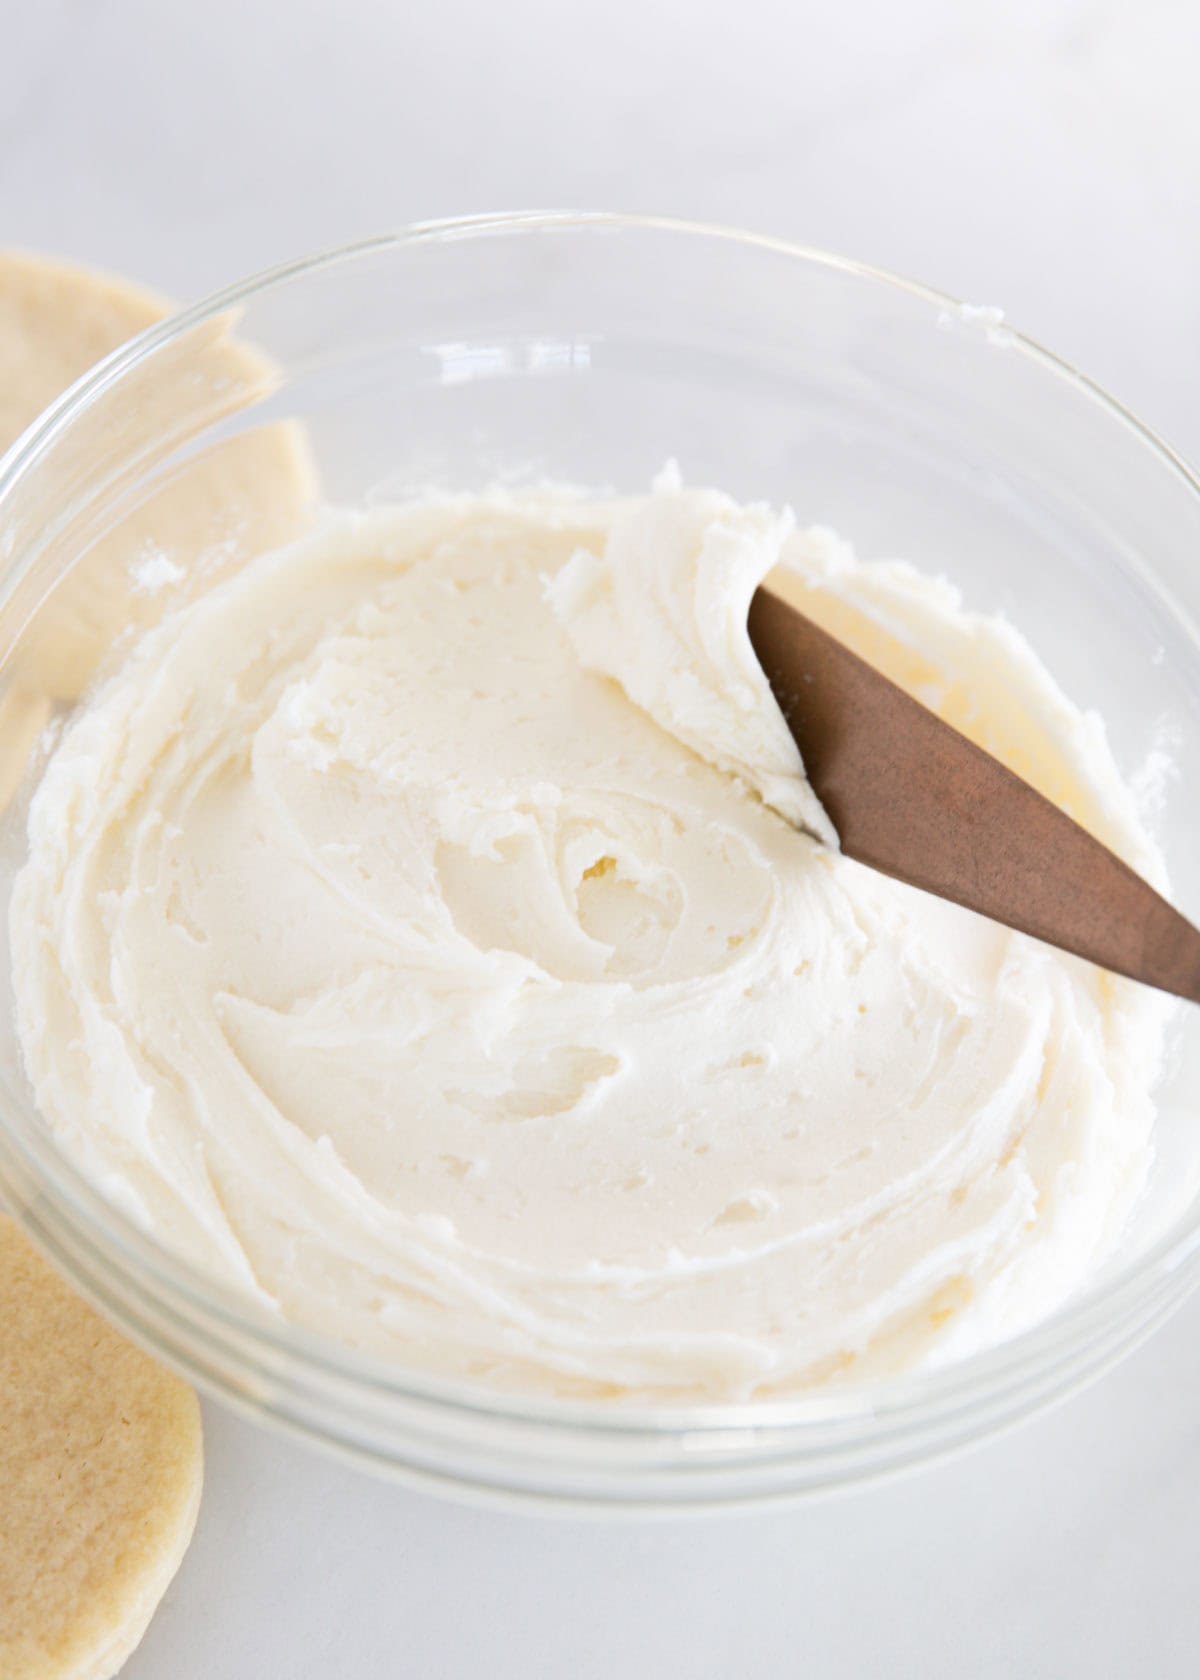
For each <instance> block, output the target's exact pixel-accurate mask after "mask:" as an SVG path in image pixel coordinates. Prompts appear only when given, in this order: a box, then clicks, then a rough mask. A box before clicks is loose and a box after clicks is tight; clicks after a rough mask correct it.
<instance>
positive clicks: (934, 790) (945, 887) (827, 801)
mask: <svg viewBox="0 0 1200 1680" xmlns="http://www.w3.org/2000/svg"><path fill="white" fill-rule="evenodd" d="M749 629H750V640H751V642H752V643H753V646H754V650H755V652H756V654H757V655H758V658H759V662H760V663H761V665H762V668H763V670H764V672H765V673H766V676H767V680H768V682H769V683H770V684H771V688H772V690H773V691H774V694H775V698H776V699H777V700H778V701H779V704H780V707H781V709H782V711H783V715H784V717H785V718H786V719H787V722H788V727H789V728H790V729H791V732H792V735H793V736H794V738H795V741H796V745H797V746H798V747H799V748H800V753H801V756H802V757H803V759H804V766H805V769H806V771H807V772H808V779H809V781H810V782H811V783H812V785H813V788H814V790H815V791H816V794H817V797H818V798H819V799H820V801H821V803H822V805H824V807H825V809H826V810H827V811H828V812H829V815H830V817H831V818H832V820H833V823H834V826H835V827H836V829H837V831H838V835H839V837H840V839H841V844H842V850H843V851H844V852H845V854H846V855H847V857H851V858H855V859H857V861H858V862H860V863H865V864H869V865H870V866H871V867H872V868H873V869H879V870H882V872H883V873H884V874H885V875H894V876H895V877H896V878H897V879H898V880H901V881H907V882H909V883H910V884H911V885H912V886H915V887H923V888H924V889H925V891H926V892H931V893H936V894H937V895H938V896H939V897H940V898H948V899H950V900H952V901H953V902H954V903H955V904H964V905H966V906H967V908H968V909H971V910H978V911H979V912H980V913H981V914H982V915H984V916H990V917H992V919H993V920H994V921H997V922H1004V923H1005V924H1006V925H1007V926H1008V927H1012V928H1018V929H1020V931H1021V932H1022V933H1029V934H1032V935H1033V936H1034V937H1035V938H1037V939H1044V940H1046V942H1047V943H1048V944H1051V945H1057V946H1060V947H1061V948H1062V949H1063V950H1064V951H1072V952H1074V953H1075V955H1076V956H1080V957H1086V958H1088V959H1089V960H1090V961H1091V962H1095V963H1099V964H1100V965H1101V966H1102V967H1104V968H1109V969H1113V970H1114V971H1115V972H1116V973H1118V974H1127V975H1129V976H1130V977H1131V978H1133V979H1134V980H1143V981H1145V982H1146V984H1147V985H1150V986H1158V987H1160V988H1161V989H1162V990H1163V991H1166V992H1175V993H1177V994H1178V996H1180V997H1185V998H1190V999H1191V1000H1192V1001H1193V1002H1194V1003H1200V932H1197V930H1196V929H1195V928H1194V927H1193V926H1192V924H1191V923H1190V922H1188V921H1185V919H1184V918H1183V917H1182V916H1181V915H1180V914H1179V912H1178V911H1177V910H1175V909H1173V908H1172V907H1171V905H1169V904H1168V903H1167V901H1166V899H1165V898H1163V897H1162V896H1161V895H1160V894H1159V893H1156V892H1155V891H1154V888H1153V887H1151V886H1149V885H1148V884H1147V883H1146V882H1145V881H1143V880H1142V879H1141V877H1140V876H1139V875H1136V874H1135V873H1134V871H1133V870H1132V869H1130V868H1129V866H1128V864H1125V863H1122V862H1121V860H1120V858H1118V857H1116V856H1114V855H1113V853H1112V852H1110V851H1109V850H1108V849H1107V848H1106V847H1105V846H1102V845H1101V844H1100V842H1099V841H1098V840H1095V839H1093V838H1092V836H1091V835H1090V834H1088V832H1087V831H1086V829H1083V828H1081V827H1080V826H1079V824H1078V823H1077V822H1075V821H1073V819H1072V818H1070V817H1068V816H1067V815H1066V814H1065V813H1064V812H1062V811H1060V810H1059V809H1058V807H1057V806H1056V805H1053V804H1051V802H1050V801H1049V800H1048V799H1046V798H1044V797H1043V796H1042V794H1040V793H1038V792H1036V791H1035V790H1034V789H1033V788H1031V787H1030V786H1029V784H1028V783H1027V782H1023V781H1022V780H1021V778H1020V777H1019V776H1015V775H1014V774H1013V773H1012V771H1011V770H1009V769H1007V768H1006V767H1005V766H1004V765H1003V764H1001V763H1000V762H999V761H998V760H997V759H994V758H992V757H991V756H990V754H988V753H986V752H983V751H982V750H981V749H980V748H979V747H977V746H976V745H975V744H974V742H973V741H969V740H968V739H967V738H966V736H965V735H961V734H959V732H958V730H956V729H952V728H951V726H950V725H949V724H947V723H943V722H942V720H941V719H940V718H939V717H936V716H935V715H934V713H933V712H931V711H929V710H928V709H927V708H926V707H924V706H922V705H921V704H920V703H919V702H918V701H916V700H914V699H912V698H911V696H910V695H908V694H906V693H905V692H904V690H903V689H902V688H899V687H898V686H897V685H896V684H895V683H894V682H892V681H890V679H889V678H887V677H885V676H883V675H882V674H881V673H880V672H879V671H877V670H875V668H874V667H873V666H871V665H869V664H867V662H866V661H865V660H863V659H860V658H859V657H858V655H857V654H855V653H852V652H851V651H850V649H849V648H848V647H846V646H845V645H844V644H843V643H841V642H839V641H838V640H836V638H835V637H833V636H831V635H829V634H828V632H827V631H825V630H822V629H821V628H820V626H819V625H817V624H814V623H813V621H812V620H811V619H809V618H806V617H805V616H804V614H803V613H800V612H797V611H796V609H795V608H794V607H792V606H789V605H788V603H787V602H786V601H782V600H780V599H779V597H778V596H777V595H773V594H772V593H771V592H770V591H769V590H766V589H759V590H758V591H757V592H756V594H755V596H754V599H753V601H752V602H751V605H750V619H749Z"/></svg>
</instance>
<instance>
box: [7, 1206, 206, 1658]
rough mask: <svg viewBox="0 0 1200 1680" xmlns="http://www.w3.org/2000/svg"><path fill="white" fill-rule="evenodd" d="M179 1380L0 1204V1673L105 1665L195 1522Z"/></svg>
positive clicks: (191, 1442) (150, 1601)
mask: <svg viewBox="0 0 1200 1680" xmlns="http://www.w3.org/2000/svg"><path fill="white" fill-rule="evenodd" d="M202 1480H203V1449H202V1442H201V1430H200V1407H199V1404H198V1402H197V1400H196V1396H195V1394H194V1393H193V1392H192V1390H191V1389H190V1388H189V1387H188V1385H187V1384H186V1383H185V1382H183V1381H181V1380H180V1378H178V1377H176V1376H173V1375H172V1374H171V1372H169V1371H167V1370H165V1369H164V1368H163V1367H162V1366H161V1365H159V1364H157V1363H156V1362H155V1361H154V1360H153V1359H151V1358H150V1357H149V1356H148V1355H147V1354H144V1353H142V1352H141V1351H140V1349H138V1348H136V1347H134V1346H133V1344H132V1343H131V1342H127V1341H126V1340H125V1338H124V1337H123V1336H121V1335H119V1334H118V1333H117V1331H115V1330H113V1329H112V1328H111V1327H110V1326H109V1325H108V1324H106V1323H105V1321H104V1320H103V1319H102V1318H100V1317H99V1316H98V1314H96V1313H95V1312H93V1310H92V1309H91V1307H89V1306H87V1305H86V1304H85V1303H84V1302H83V1301H81V1300H80V1299H79V1297H78V1296H77V1295H75V1294H74V1293H73V1292H72V1291H71V1290H70V1289H69V1288H68V1286H67V1285H66V1284H65V1283H63V1281H62V1280H61V1279H60V1278H59V1277H58V1275H57V1273H55V1272H54V1271H53V1270H52V1269H51V1267H50V1266H48V1265H47V1264H46V1262H45V1261H44V1260H43V1259H42V1258H41V1256H40V1255H39V1254H38V1253H37V1252H36V1250H34V1249H33V1248H32V1247H31V1246H30V1244H29V1242H28V1241H27V1240H26V1238H25V1236H24V1235H23V1234H22V1233H21V1231H20V1230H19V1229H18V1228H17V1226H16V1225H15V1224H14V1223H13V1221H12V1220H11V1219H8V1218H6V1217H5V1216H4V1215H0V1675H3V1677H4V1680H109V1676H111V1675H114V1674H116V1672H117V1671H118V1669H119V1668H120V1667H121V1665H122V1663H124V1661H125V1660H126V1658H127V1657H128V1656H129V1654H130V1653H131V1652H132V1650H133V1649H134V1647H135V1646H136V1645H137V1643H138V1641H139V1640H140V1639H141V1637H142V1635H143V1633H145V1631H146V1628H147V1626H148V1625H149V1622H150V1618H151V1616H152V1615H153V1614H154V1611H155V1609H156V1608H157V1606H158V1603H159V1600H160V1599H161V1598H162V1595H163V1593H164V1592H165V1591H166V1588H167V1586H168V1584H169V1583H170V1581H171V1578H172V1577H173V1575H174V1574H175V1571H176V1570H177V1569H178V1568H179V1565H180V1562H181V1561H182V1559H183V1554H184V1552H185V1551H186V1550H187V1545H188V1541H189V1540H190V1539H191V1536H192V1529H193V1527H194V1526H195V1521H196V1512H197V1510H198V1509H199V1505H200V1488H201V1483H202Z"/></svg>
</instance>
